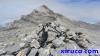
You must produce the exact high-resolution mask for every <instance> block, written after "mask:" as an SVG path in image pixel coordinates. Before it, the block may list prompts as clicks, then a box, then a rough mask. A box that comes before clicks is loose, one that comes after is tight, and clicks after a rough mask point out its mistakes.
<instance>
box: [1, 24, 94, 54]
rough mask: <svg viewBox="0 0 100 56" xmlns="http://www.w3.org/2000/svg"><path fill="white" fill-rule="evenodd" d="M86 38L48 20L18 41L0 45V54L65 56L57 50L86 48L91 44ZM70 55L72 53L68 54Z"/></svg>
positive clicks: (80, 33) (84, 35)
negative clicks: (0, 47) (0, 46)
mask: <svg viewBox="0 0 100 56" xmlns="http://www.w3.org/2000/svg"><path fill="white" fill-rule="evenodd" d="M58 29H59V30H58ZM88 38H89V36H87V35H86V34H84V33H82V32H75V31H71V30H70V29H66V28H65V27H63V26H61V25H60V24H58V23H55V22H48V23H45V24H40V25H39V26H38V28H37V29H35V31H33V33H32V34H29V35H26V36H24V39H23V40H21V41H20V42H19V43H13V44H11V45H9V44H8V45H5V46H4V47H2V50H1V52H0V56H6V55H9V56H67V54H66V55H62V54H61V53H59V51H60V50H63V49H83V50H87V49H88V48H90V46H91V45H93V44H92V42H91V41H89V39H88ZM68 55H69V54H68ZM88 55H89V54H87V55H81V56H88ZM70 56H74V55H71V54H70ZM76 56H79V55H78V54H77V55H76Z"/></svg>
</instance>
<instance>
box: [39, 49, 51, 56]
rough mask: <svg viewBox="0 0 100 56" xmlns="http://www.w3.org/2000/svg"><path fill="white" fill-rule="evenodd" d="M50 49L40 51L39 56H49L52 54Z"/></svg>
mask: <svg viewBox="0 0 100 56" xmlns="http://www.w3.org/2000/svg"><path fill="white" fill-rule="evenodd" d="M49 50H50V49H48V48H40V49H39V56H48V55H49V54H50V51H49Z"/></svg>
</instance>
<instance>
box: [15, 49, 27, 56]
mask: <svg viewBox="0 0 100 56" xmlns="http://www.w3.org/2000/svg"><path fill="white" fill-rule="evenodd" d="M16 56H26V54H25V52H24V50H21V51H19V53H18V54H17V55H16Z"/></svg>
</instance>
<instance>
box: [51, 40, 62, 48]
mask: <svg viewBox="0 0 100 56" xmlns="http://www.w3.org/2000/svg"><path fill="white" fill-rule="evenodd" d="M52 44H53V45H54V46H55V47H60V46H61V44H63V40H61V39H59V38H57V39H55V40H53V41H52Z"/></svg>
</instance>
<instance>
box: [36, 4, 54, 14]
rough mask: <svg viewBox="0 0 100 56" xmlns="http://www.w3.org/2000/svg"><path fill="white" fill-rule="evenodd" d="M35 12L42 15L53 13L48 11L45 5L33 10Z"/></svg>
mask: <svg viewBox="0 0 100 56" xmlns="http://www.w3.org/2000/svg"><path fill="white" fill-rule="evenodd" d="M34 10H35V11H38V12H44V13H53V11H52V10H50V9H49V8H48V7H47V6H46V5H41V6H40V7H38V8H36V9H34Z"/></svg>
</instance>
